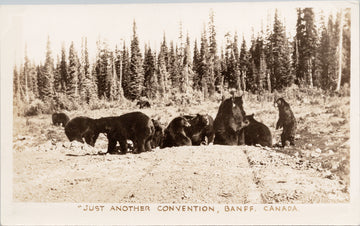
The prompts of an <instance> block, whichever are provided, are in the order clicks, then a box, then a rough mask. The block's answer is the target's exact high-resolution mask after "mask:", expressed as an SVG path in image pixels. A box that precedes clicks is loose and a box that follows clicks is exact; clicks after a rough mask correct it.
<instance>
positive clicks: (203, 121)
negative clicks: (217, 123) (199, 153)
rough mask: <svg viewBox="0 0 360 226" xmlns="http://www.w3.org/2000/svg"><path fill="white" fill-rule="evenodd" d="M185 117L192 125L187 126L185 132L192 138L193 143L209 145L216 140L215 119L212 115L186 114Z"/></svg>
mask: <svg viewBox="0 0 360 226" xmlns="http://www.w3.org/2000/svg"><path fill="white" fill-rule="evenodd" d="M184 118H186V119H187V120H188V122H189V123H190V125H191V126H190V127H186V128H185V133H186V136H188V137H189V138H190V139H191V143H192V145H200V144H205V145H207V144H209V143H213V142H214V137H215V132H214V119H213V118H212V117H211V116H209V115H201V114H197V115H195V116H192V115H185V116H184Z"/></svg>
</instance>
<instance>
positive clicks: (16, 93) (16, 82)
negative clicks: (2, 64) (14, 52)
mask: <svg viewBox="0 0 360 226" xmlns="http://www.w3.org/2000/svg"><path fill="white" fill-rule="evenodd" d="M13 101H14V105H15V104H16V103H19V102H20V78H19V73H18V70H17V69H16V66H14V69H13Z"/></svg>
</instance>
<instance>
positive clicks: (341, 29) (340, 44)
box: [336, 10, 343, 91]
mask: <svg viewBox="0 0 360 226" xmlns="http://www.w3.org/2000/svg"><path fill="white" fill-rule="evenodd" d="M342 33H343V20H342V10H340V38H339V75H338V81H337V86H336V91H339V90H340V85H341V71H342V40H343V37H342V36H343V35H342Z"/></svg>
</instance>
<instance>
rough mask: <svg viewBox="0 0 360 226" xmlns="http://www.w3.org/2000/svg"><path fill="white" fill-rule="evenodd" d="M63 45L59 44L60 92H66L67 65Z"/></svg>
mask: <svg viewBox="0 0 360 226" xmlns="http://www.w3.org/2000/svg"><path fill="white" fill-rule="evenodd" d="M65 51H66V50H65V45H64V44H62V46H61V60H60V69H59V73H60V85H61V88H60V90H61V92H63V93H66V84H67V79H68V66H67V63H66V53H65Z"/></svg>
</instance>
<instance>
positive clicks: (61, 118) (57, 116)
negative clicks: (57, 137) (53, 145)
mask: <svg viewBox="0 0 360 226" xmlns="http://www.w3.org/2000/svg"><path fill="white" fill-rule="evenodd" d="M69 120H70V118H69V116H67V115H66V114H65V113H62V112H61V113H54V114H52V123H53V124H54V125H55V126H57V125H60V124H62V126H63V127H65V125H66V123H68V121H69Z"/></svg>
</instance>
